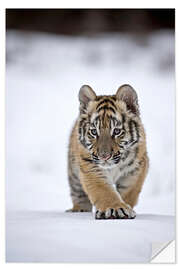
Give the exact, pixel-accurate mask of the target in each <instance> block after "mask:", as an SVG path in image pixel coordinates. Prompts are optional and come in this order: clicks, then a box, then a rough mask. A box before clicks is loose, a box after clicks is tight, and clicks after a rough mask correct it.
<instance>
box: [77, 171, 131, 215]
mask: <svg viewBox="0 0 180 270" xmlns="http://www.w3.org/2000/svg"><path fill="white" fill-rule="evenodd" d="M80 181H81V183H82V186H83V188H84V190H85V192H86V193H87V195H88V197H89V199H90V201H91V203H92V204H93V205H95V207H96V215H95V218H96V219H121V218H122V219H124V218H135V212H134V211H133V210H132V209H131V207H130V206H128V205H127V204H126V203H125V202H124V201H123V200H122V198H121V196H120V194H119V193H118V192H117V191H116V190H115V189H114V187H113V186H112V185H110V184H109V183H107V181H106V179H103V177H99V176H97V175H96V174H95V173H90V172H88V173H83V172H81V173H80Z"/></svg>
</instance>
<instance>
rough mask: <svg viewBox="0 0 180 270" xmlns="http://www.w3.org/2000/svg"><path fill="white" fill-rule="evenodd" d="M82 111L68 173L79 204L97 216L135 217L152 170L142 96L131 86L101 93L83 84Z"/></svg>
mask: <svg viewBox="0 0 180 270" xmlns="http://www.w3.org/2000/svg"><path fill="white" fill-rule="evenodd" d="M79 101H80V113H79V117H78V119H77V121H76V123H75V125H74V128H73V130H72V133H71V137H70V144H69V153H68V174H69V184H70V191H71V198H72V202H73V208H72V209H70V210H67V211H71V212H83V211H91V210H92V206H93V205H94V206H95V207H96V214H95V218H96V219H124V218H135V216H136V213H135V211H134V210H133V207H134V205H135V204H136V203H137V199H138V196H139V193H140V191H141V189H142V185H143V182H144V180H145V177H146V174H147V171H148V156H147V151H146V136H145V131H144V128H143V124H142V122H141V118H140V113H139V106H138V99H137V94H136V92H135V90H134V89H133V88H132V87H131V86H130V85H127V84H126V85H122V86H121V87H120V88H119V89H118V90H117V92H116V94H115V95H109V96H96V94H95V92H94V91H93V89H92V88H91V87H90V86H88V85H83V86H82V87H81V89H80V91H79Z"/></svg>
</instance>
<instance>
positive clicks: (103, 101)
mask: <svg viewBox="0 0 180 270" xmlns="http://www.w3.org/2000/svg"><path fill="white" fill-rule="evenodd" d="M106 102H107V103H111V105H112V106H113V107H114V108H115V109H116V110H117V107H116V105H115V104H114V102H113V101H112V100H110V99H107V98H105V99H104V100H102V101H101V102H100V103H99V104H98V105H97V107H96V110H97V109H98V108H99V107H100V106H101V105H102V104H103V103H106Z"/></svg>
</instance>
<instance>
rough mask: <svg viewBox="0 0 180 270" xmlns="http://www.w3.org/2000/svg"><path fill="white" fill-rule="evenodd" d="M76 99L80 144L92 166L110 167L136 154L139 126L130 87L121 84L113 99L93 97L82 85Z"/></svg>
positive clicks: (139, 136) (133, 96) (88, 87)
mask: <svg viewBox="0 0 180 270" xmlns="http://www.w3.org/2000/svg"><path fill="white" fill-rule="evenodd" d="M79 100H80V117H79V122H78V131H79V141H80V143H81V144H82V145H83V147H84V148H85V149H86V150H87V151H88V152H89V154H90V156H91V162H92V163H95V164H97V165H99V166H100V167H103V168H105V169H106V168H111V167H114V166H116V165H117V164H119V163H122V162H124V161H125V160H126V157H127V156H128V154H129V153H132V152H133V151H137V146H138V143H139V142H140V141H141V139H142V138H141V137H142V134H141V133H142V132H141V125H142V124H141V122H140V117H139V106H138V101H137V94H136V92H135V90H134V89H133V88H132V87H131V86H130V85H122V86H121V87H120V88H119V89H118V90H117V92H116V95H112V96H96V94H95V92H94V91H93V90H92V88H91V87H90V86H87V85H84V86H82V87H81V89H80V92H79Z"/></svg>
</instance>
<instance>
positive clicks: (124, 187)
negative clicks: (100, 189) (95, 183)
mask: <svg viewBox="0 0 180 270" xmlns="http://www.w3.org/2000/svg"><path fill="white" fill-rule="evenodd" d="M120 178H121V177H120ZM120 178H119V179H118V181H119V180H120ZM116 188H117V189H126V188H127V186H125V185H122V184H117V185H116Z"/></svg>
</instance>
